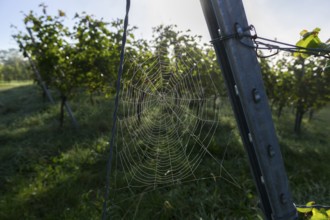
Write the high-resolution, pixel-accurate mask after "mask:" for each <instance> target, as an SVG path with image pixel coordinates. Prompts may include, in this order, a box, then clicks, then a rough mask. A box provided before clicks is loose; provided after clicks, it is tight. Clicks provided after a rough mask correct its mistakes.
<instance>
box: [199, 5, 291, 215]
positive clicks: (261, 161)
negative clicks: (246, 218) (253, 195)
mask: <svg viewBox="0 0 330 220" xmlns="http://www.w3.org/2000/svg"><path fill="white" fill-rule="evenodd" d="M200 1H201V4H202V9H203V12H204V16H205V19H206V22H207V25H208V28H209V32H210V35H211V38H212V39H213V44H214V49H215V51H216V54H217V57H218V60H219V63H220V66H221V69H222V73H223V76H224V78H225V82H226V85H227V88H228V92H229V96H230V99H231V103H232V107H233V110H234V113H235V116H236V120H237V124H238V127H239V130H240V133H241V137H242V140H243V143H244V146H245V149H246V152H247V155H248V159H249V164H250V169H251V172H252V174H253V177H254V181H255V184H256V187H257V190H258V194H259V197H260V201H261V209H262V211H263V213H264V216H265V218H266V219H278V220H280V219H283V220H284V219H285V220H290V219H296V216H297V214H296V208H295V206H294V204H293V201H292V197H291V193H290V190H289V186H288V178H287V175H286V172H285V168H284V164H283V159H282V155H281V151H280V148H279V144H278V140H277V137H276V134H275V129H274V125H273V121H272V116H271V111H270V109H269V105H268V100H267V96H266V93H265V89H264V86H263V81H262V76H261V70H260V66H259V63H258V60H257V57H256V54H255V51H254V50H253V49H251V48H249V47H246V46H243V45H242V44H241V43H240V41H239V40H238V39H235V38H228V39H226V40H223V39H224V38H221V37H223V36H230V35H232V34H237V33H239V34H241V33H243V32H246V31H247V32H249V31H248V30H246V29H245V28H247V27H248V23H247V19H246V15H245V11H244V7H243V3H242V0H200ZM221 39H222V40H221ZM244 43H245V44H249V45H251V46H253V44H252V41H251V39H244Z"/></svg>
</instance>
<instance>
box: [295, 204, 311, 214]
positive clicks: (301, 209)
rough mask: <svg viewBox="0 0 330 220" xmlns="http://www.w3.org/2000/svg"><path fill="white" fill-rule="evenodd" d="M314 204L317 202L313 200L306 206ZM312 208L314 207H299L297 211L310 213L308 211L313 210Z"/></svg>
mask: <svg viewBox="0 0 330 220" xmlns="http://www.w3.org/2000/svg"><path fill="white" fill-rule="evenodd" d="M314 204H315V202H314V201H311V202H308V203H307V204H306V206H312V205H314ZM312 209H313V208H312V207H311V208H297V211H298V212H301V213H308V212H311V211H312Z"/></svg>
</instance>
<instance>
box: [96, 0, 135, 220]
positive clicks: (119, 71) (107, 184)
mask: <svg viewBox="0 0 330 220" xmlns="http://www.w3.org/2000/svg"><path fill="white" fill-rule="evenodd" d="M130 5H131V1H130V0H126V15H125V20H124V32H123V38H122V44H121V51H120V63H119V69H118V78H117V86H116V98H115V107H114V112H113V119H112V120H113V124H112V130H111V139H110V152H109V158H108V162H107V171H106V172H107V176H106V186H105V193H104V202H103V209H102V220H105V219H106V214H107V200H108V197H109V190H110V189H109V188H110V174H111V163H112V156H113V146H114V139H115V134H116V123H117V112H118V105H119V93H120V81H121V78H122V75H123V65H124V57H125V44H126V35H127V27H128V15H129V9H130Z"/></svg>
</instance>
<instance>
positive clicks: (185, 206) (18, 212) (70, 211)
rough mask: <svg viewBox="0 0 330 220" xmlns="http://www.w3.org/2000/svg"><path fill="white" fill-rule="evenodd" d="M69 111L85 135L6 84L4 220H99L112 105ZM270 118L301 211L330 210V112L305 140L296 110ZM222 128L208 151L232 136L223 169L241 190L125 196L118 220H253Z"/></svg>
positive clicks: (0, 208)
mask: <svg viewBox="0 0 330 220" xmlns="http://www.w3.org/2000/svg"><path fill="white" fill-rule="evenodd" d="M54 95H55V96H56V94H55V93H54ZM70 104H71V106H72V109H73V111H74V114H75V116H76V117H77V119H78V121H79V125H80V127H79V129H74V128H73V126H72V125H71V123H70V120H69V118H66V121H65V125H64V127H63V128H59V124H58V115H59V106H57V105H56V106H52V105H49V104H48V103H47V102H46V101H44V100H43V98H42V94H41V92H40V89H39V88H38V87H37V86H36V85H31V84H24V85H20V84H15V85H14V84H11V85H8V84H3V83H1V84H0V219H100V216H101V212H102V203H103V194H104V185H105V173H106V161H107V156H108V153H107V152H108V150H109V145H108V141H109V137H110V127H111V121H112V119H111V116H112V109H113V104H112V100H111V99H104V98H100V97H96V99H95V103H94V104H93V105H92V104H91V103H90V102H89V97H76V98H74V100H72V101H71V102H70ZM274 119H275V121H276V129H277V132H278V136H279V140H280V143H281V148H282V153H283V157H284V160H285V165H286V168H287V173H288V176H289V180H290V187H291V189H292V192H293V196H294V200H295V202H296V203H297V204H304V203H306V202H308V201H311V200H314V201H316V202H317V203H323V204H330V191H329V187H328V186H329V185H330V172H328V171H329V170H330V163H328V162H327V161H328V158H330V150H329V143H330V137H329V135H328V134H330V128H329V123H330V111H329V108H325V109H323V110H321V111H320V112H318V113H317V114H316V115H315V117H314V119H313V120H312V121H311V122H308V121H305V122H304V124H303V133H302V135H301V136H296V135H294V134H293V132H292V127H293V115H292V114H291V113H290V111H288V112H286V114H284V115H283V118H280V119H277V118H274ZM223 120H224V121H225V122H224V123H223V125H222V126H223V127H221V128H222V131H223V132H221V133H220V134H218V135H216V136H215V137H214V139H213V140H212V142H211V145H210V148H209V149H210V151H211V152H212V153H213V154H214V155H222V154H223V153H224V152H223V151H221V150H219V149H221V148H219V147H218V146H219V145H220V144H221V143H223V142H224V140H228V135H230V138H231V141H226V157H225V158H224V159H225V160H224V161H223V165H224V166H225V167H226V169H227V170H228V171H229V172H230V173H231V175H233V176H234V177H235V178H236V179H237V181H239V182H240V188H237V187H236V188H235V187H233V186H232V185H231V184H227V183H226V182H225V181H223V180H221V179H208V180H203V181H202V180H201V181H193V182H191V183H186V184H181V185H179V186H175V187H165V188H160V189H157V190H154V191H152V192H149V193H140V194H137V195H135V196H134V195H132V194H131V192H127V193H123V194H121V195H119V197H121V198H123V197H127V198H130V199H129V200H128V201H126V202H123V203H119V204H116V203H114V204H113V205H111V204H112V203H110V209H109V213H110V214H111V215H112V216H113V217H114V218H113V219H117V218H118V219H120V218H124V219H132V218H134V217H135V218H136V219H155V218H158V219H201V218H202V219H225V218H228V219H257V218H258V217H259V216H260V214H259V211H258V208H257V207H258V199H257V198H256V196H255V187H254V185H253V181H252V180H251V177H250V173H249V169H248V165H247V161H246V157H245V153H244V151H243V148H242V146H241V141H240V139H239V136H238V134H237V131H236V129H235V126H234V125H235V123H234V121H233V119H232V118H224V119H223ZM221 158H222V157H221ZM204 161H205V162H204V163H203V164H202V165H201V167H200V170H199V172H200V173H206V174H209V173H210V171H212V169H216V168H214V167H216V165H214V164H213V162H214V161H213V160H212V159H211V158H208V157H206V159H205V160H204ZM213 171H215V170H213ZM215 172H216V171H215Z"/></svg>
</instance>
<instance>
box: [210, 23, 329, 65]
mask: <svg viewBox="0 0 330 220" xmlns="http://www.w3.org/2000/svg"><path fill="white" fill-rule="evenodd" d="M249 30H250V31H252V32H254V34H246V33H245V32H246V31H249ZM245 38H250V39H251V40H252V42H253V44H249V43H246V42H244V41H243V40H244V39H245ZM229 39H237V40H239V42H240V43H241V44H242V45H244V46H245V47H248V48H251V49H254V50H256V52H257V51H258V50H270V51H272V50H275V52H274V53H273V54H271V55H268V56H261V55H259V54H258V53H257V56H258V57H261V58H266V57H271V56H274V55H277V54H278V53H279V51H287V52H291V53H303V54H309V55H314V56H317V57H324V58H327V59H330V49H322V48H307V47H300V46H297V45H293V44H288V43H285V42H281V41H276V40H271V39H268V38H264V37H259V36H258V35H257V32H256V29H255V27H254V26H253V25H250V26H249V27H248V28H245V29H243V30H242V31H241V32H240V33H238V32H237V33H234V34H229V35H225V36H221V37H219V38H216V39H213V40H211V43H214V42H216V41H224V40H229Z"/></svg>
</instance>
